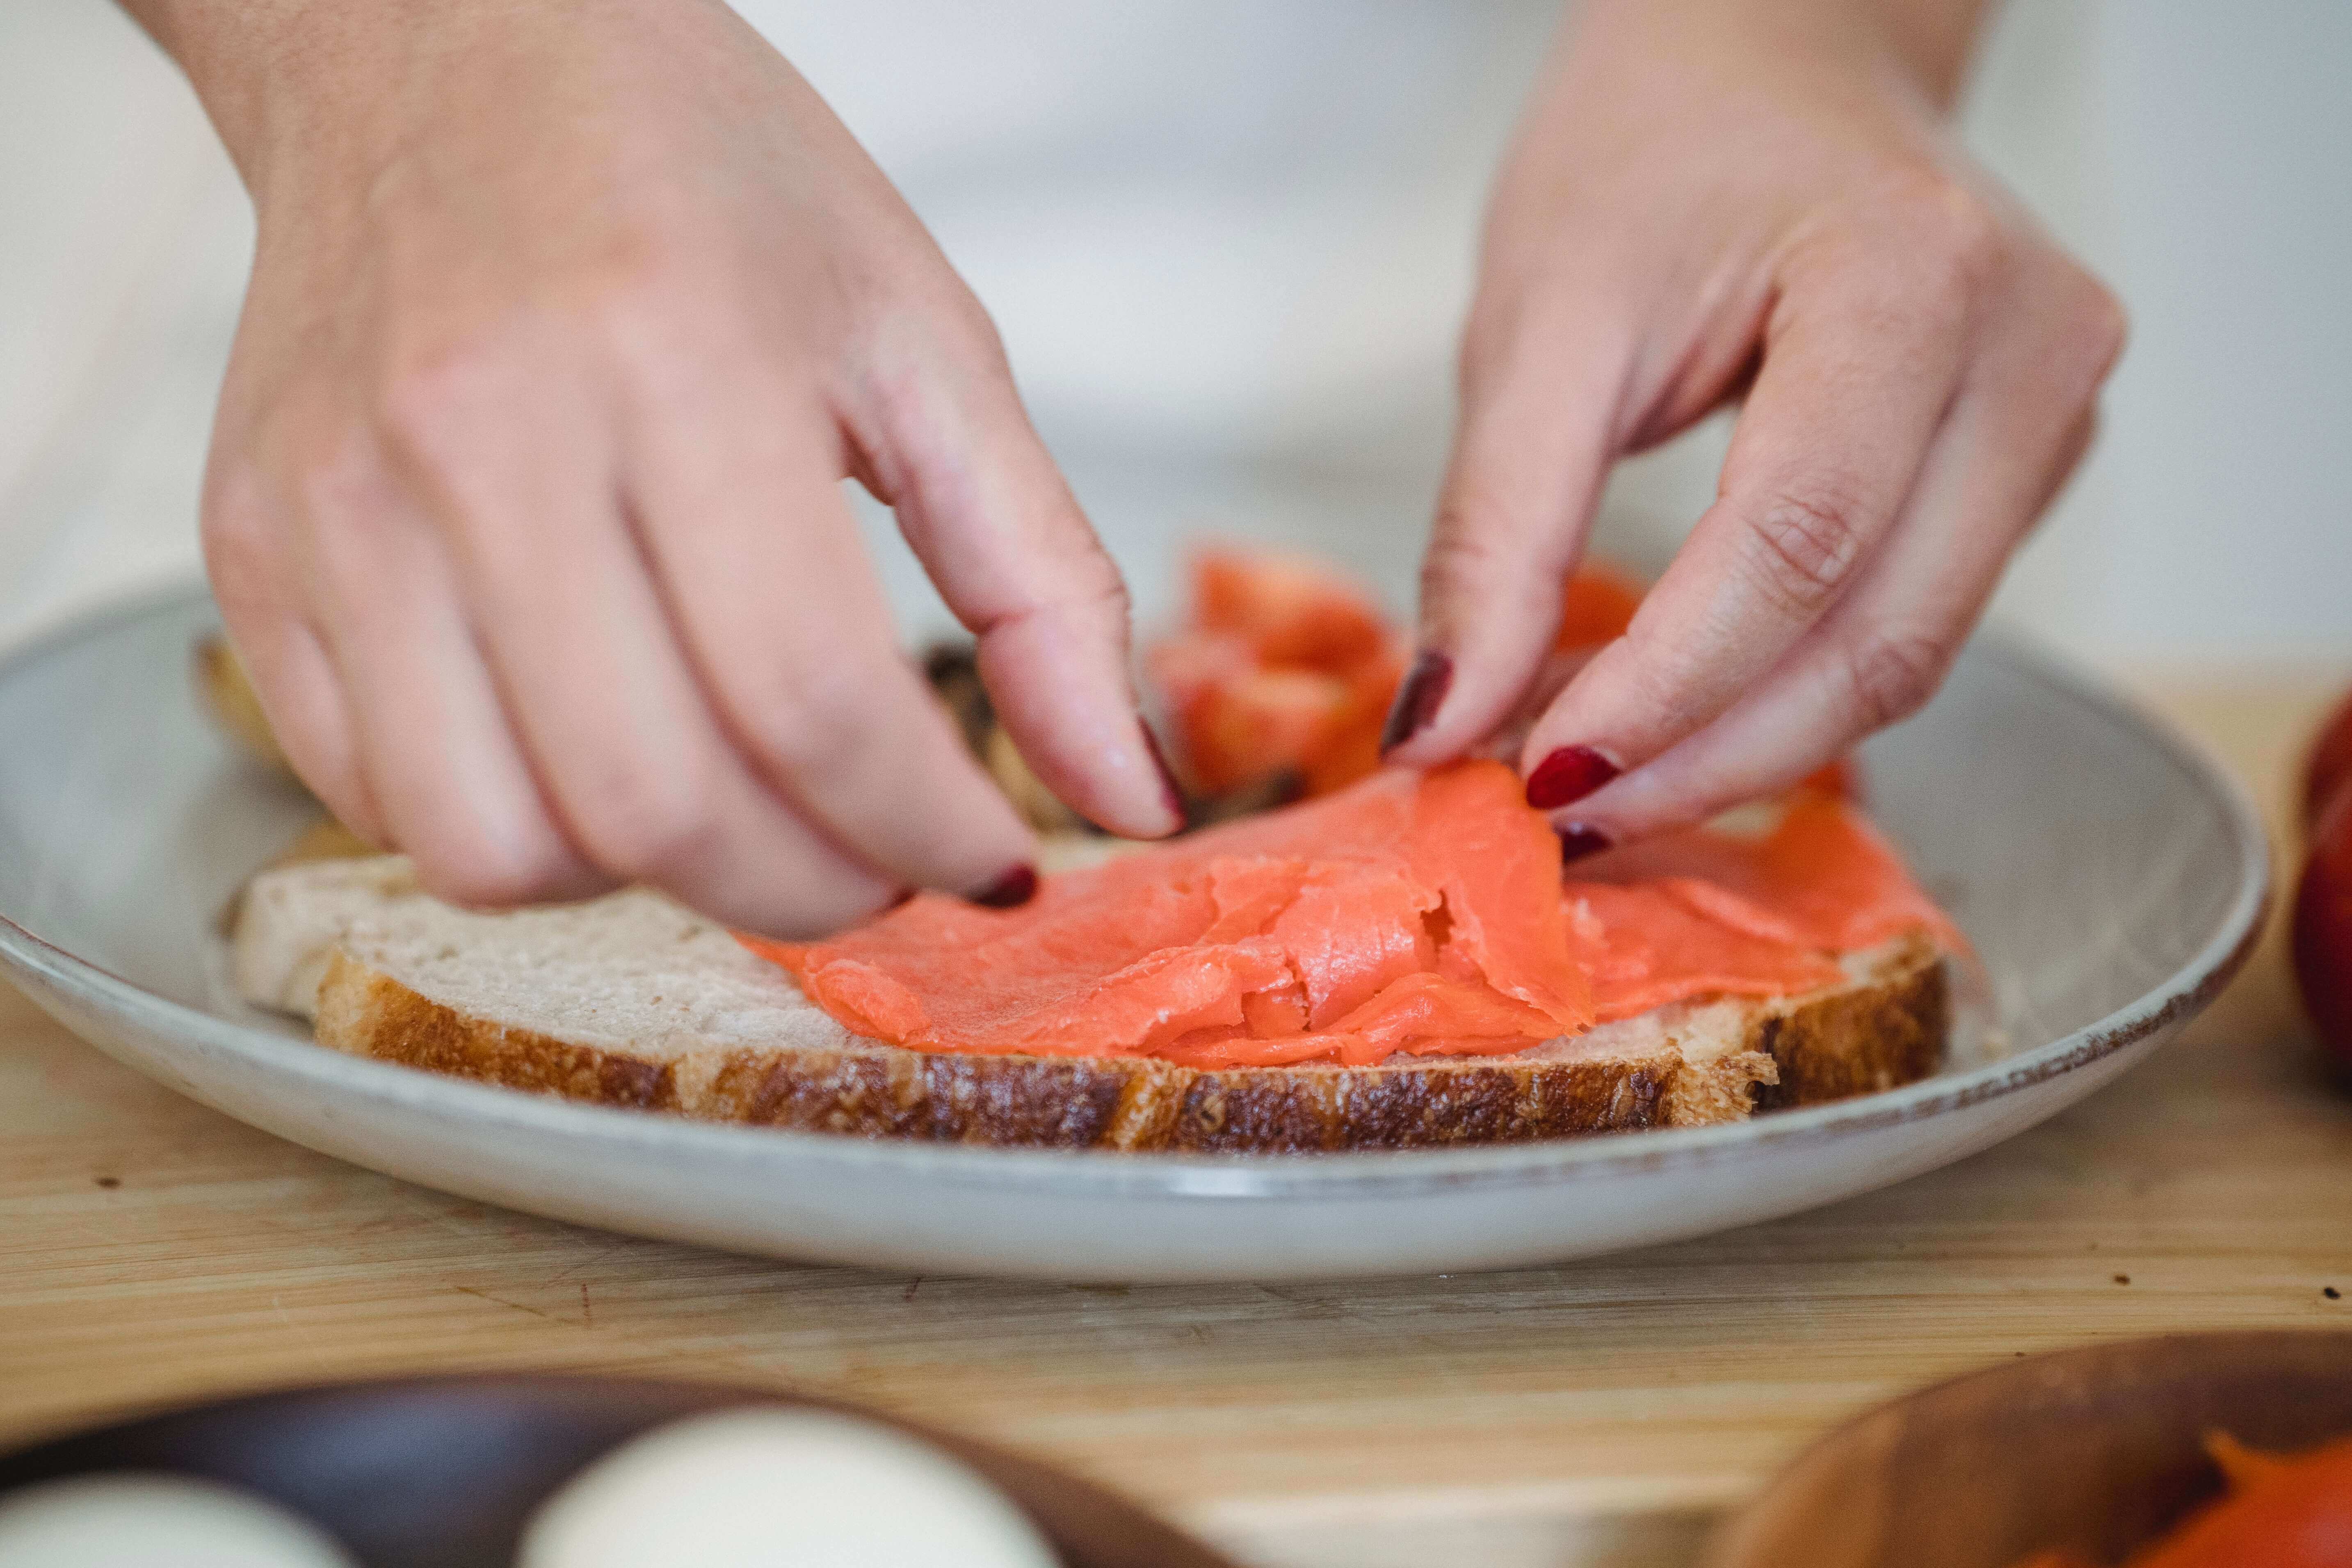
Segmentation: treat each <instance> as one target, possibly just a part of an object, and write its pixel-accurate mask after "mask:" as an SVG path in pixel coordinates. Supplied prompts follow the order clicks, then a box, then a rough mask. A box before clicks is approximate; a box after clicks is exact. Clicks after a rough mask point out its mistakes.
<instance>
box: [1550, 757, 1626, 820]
mask: <svg viewBox="0 0 2352 1568" xmlns="http://www.w3.org/2000/svg"><path fill="white" fill-rule="evenodd" d="M1617 773H1618V768H1617V764H1616V763H1612V762H1611V761H1610V760H1609V759H1608V758H1606V757H1604V756H1602V755H1601V753H1600V752H1596V751H1594V750H1593V749H1592V748H1591V747H1590V746H1562V747H1561V748H1560V749H1559V750H1558V751H1556V752H1553V753H1552V754H1551V755H1550V756H1549V757H1546V758H1545V759H1544V760H1543V761H1542V762H1540V763H1537V764H1536V771H1535V772H1533V773H1529V774H1528V805H1532V806H1534V807H1535V808H1536V809H1537V810H1538V811H1553V810H1557V809H1558V808H1559V807H1560V806H1563V805H1567V804H1568V803H1569V802H1570V801H1575V800H1582V799H1583V798H1584V797H1585V796H1586V795H1591V793H1592V792H1593V791H1594V790H1597V789H1599V788H1600V787H1601V785H1602V784H1607V783H1608V782H1609V781H1610V780H1611V779H1613V778H1615V777H1616V776H1617Z"/></svg>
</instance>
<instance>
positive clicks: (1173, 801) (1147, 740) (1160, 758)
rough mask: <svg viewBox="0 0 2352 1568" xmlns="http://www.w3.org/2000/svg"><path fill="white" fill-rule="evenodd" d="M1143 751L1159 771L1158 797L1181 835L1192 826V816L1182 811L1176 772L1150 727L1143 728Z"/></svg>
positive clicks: (1181, 798)
mask: <svg viewBox="0 0 2352 1568" xmlns="http://www.w3.org/2000/svg"><path fill="white" fill-rule="evenodd" d="M1143 746H1144V750H1146V751H1148V752H1150V753H1151V763H1152V766H1154V767H1156V768H1158V769H1159V770H1160V798H1161V799H1162V800H1164V801H1165V802H1166V803H1167V805H1168V815H1169V816H1172V817H1174V818H1175V819H1176V831H1177V832H1179V833H1181V832H1183V831H1184V829H1186V828H1187V827H1190V826H1192V815H1191V814H1190V813H1189V812H1187V811H1186V810H1185V809H1184V792H1183V791H1182V790H1181V789H1179V788H1177V787H1176V770H1175V769H1173V768H1171V767H1170V766H1169V765H1168V753H1167V752H1163V751H1161V750H1160V737H1159V736H1157V735H1155V734H1153V733H1152V732H1151V726H1150V725H1149V724H1146V725H1144V726H1143Z"/></svg>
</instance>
